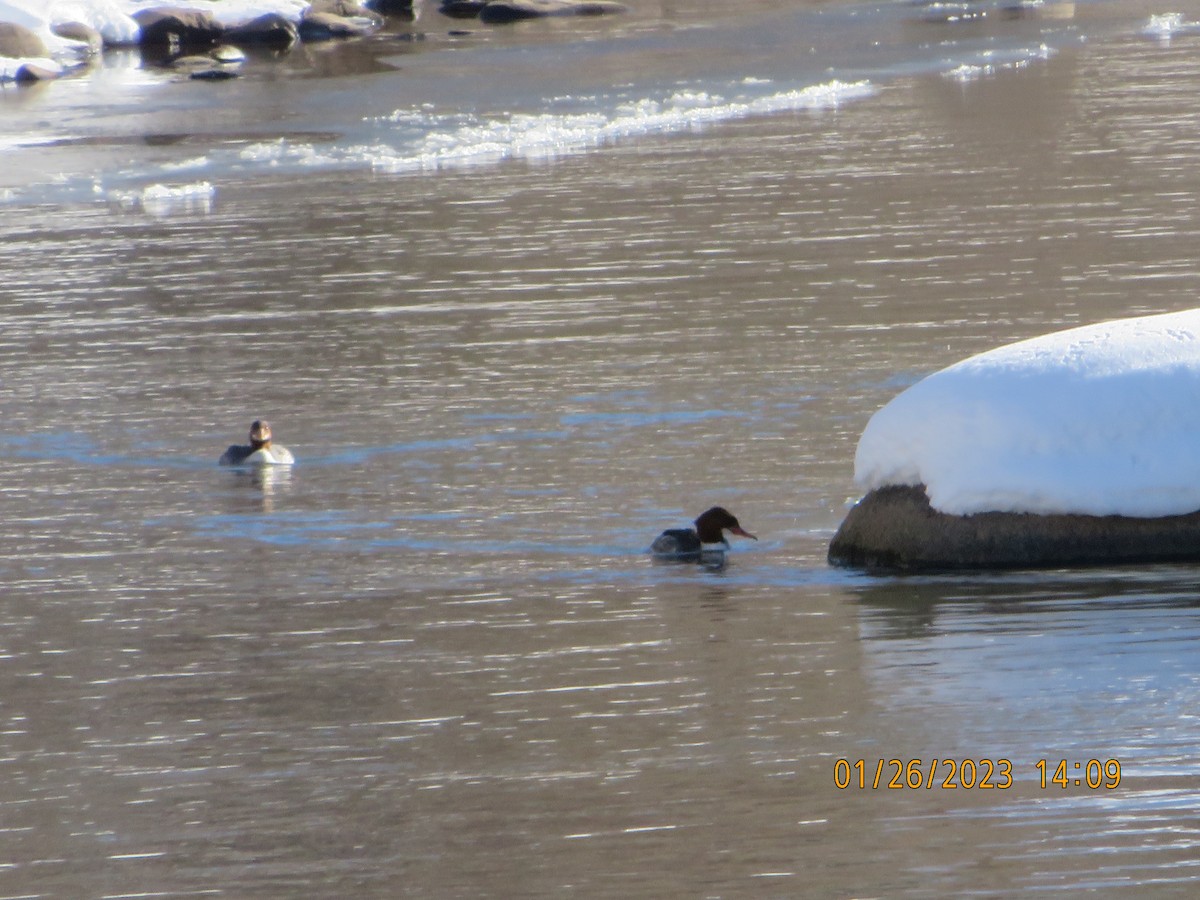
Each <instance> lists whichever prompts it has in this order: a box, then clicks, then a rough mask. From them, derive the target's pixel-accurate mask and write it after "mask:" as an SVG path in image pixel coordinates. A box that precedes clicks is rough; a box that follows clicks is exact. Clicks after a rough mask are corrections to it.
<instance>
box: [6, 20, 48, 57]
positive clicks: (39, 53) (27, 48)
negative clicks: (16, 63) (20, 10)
mask: <svg viewBox="0 0 1200 900" xmlns="http://www.w3.org/2000/svg"><path fill="white" fill-rule="evenodd" d="M0 56H3V57H7V58H9V59H45V58H48V57H49V56H50V51H49V49H47V47H46V43H45V41H43V40H42V39H41V38H40V37H39V36H38V34H37V32H36V31H32V30H31V29H29V28H26V27H25V26H24V25H15V24H13V23H10V22H0Z"/></svg>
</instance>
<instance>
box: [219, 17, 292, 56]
mask: <svg viewBox="0 0 1200 900" xmlns="http://www.w3.org/2000/svg"><path fill="white" fill-rule="evenodd" d="M224 37H225V39H226V40H228V41H231V42H232V43H234V44H251V45H253V46H256V47H271V48H274V49H277V50H286V49H287V48H288V47H290V46H292V44H294V43H296V41H297V40H299V38H300V31H299V29H298V28H297V27H296V25H295V24H294V23H293V22H291V21H290V20H289V19H286V18H284V17H283V16H281V15H279V14H278V13H267V14H266V15H263V16H259V17H258V18H255V19H251V20H250V21H249V22H245V23H243V24H241V25H235V26H234V27H233V28H230V29H229V30H227V31H226V32H225V34H224Z"/></svg>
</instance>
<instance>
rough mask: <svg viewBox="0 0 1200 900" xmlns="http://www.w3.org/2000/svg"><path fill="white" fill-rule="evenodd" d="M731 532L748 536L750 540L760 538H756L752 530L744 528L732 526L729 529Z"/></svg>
mask: <svg viewBox="0 0 1200 900" xmlns="http://www.w3.org/2000/svg"><path fill="white" fill-rule="evenodd" d="M729 533H730V534H736V535H740V536H741V537H748V538H750V540H752V541H757V540H758V538H756V537H755V536H754V535H752V534H751V533H750V532H748V531H747V530H746V529H744V528H730V529H729Z"/></svg>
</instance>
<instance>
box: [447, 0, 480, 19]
mask: <svg viewBox="0 0 1200 900" xmlns="http://www.w3.org/2000/svg"><path fill="white" fill-rule="evenodd" d="M487 4H488V0H442V5H441V6H439V7H438V12H440V13H441V14H442V15H443V16H450V18H452V19H474V18H477V17H478V16H479V14H480V13H481V12H483V8H484V7H485V6H487Z"/></svg>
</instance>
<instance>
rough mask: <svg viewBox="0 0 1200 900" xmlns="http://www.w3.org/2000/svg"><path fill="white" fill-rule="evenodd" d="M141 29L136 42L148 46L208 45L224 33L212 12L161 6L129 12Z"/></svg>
mask: <svg viewBox="0 0 1200 900" xmlns="http://www.w3.org/2000/svg"><path fill="white" fill-rule="evenodd" d="M133 18H134V20H135V21H136V22H137V23H138V26H139V27H140V28H141V38H140V44H141V46H142V47H150V48H182V49H188V48H194V47H211V46H213V45H214V44H216V43H217V42H218V41H219V40H220V39H221V35H222V33H223V32H224V29H223V28H222V27H221V26H220V25H218V24H217V22H216V20H215V19H214V18H213V16H212V13H210V12H206V11H204V10H198V9H180V8H176V7H171V6H162V7H157V8H155V9H142V10H138V11H137V12H135V13H134V14H133Z"/></svg>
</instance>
